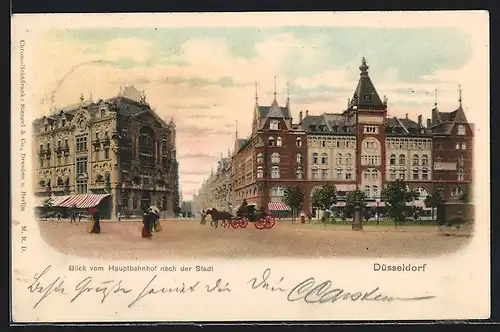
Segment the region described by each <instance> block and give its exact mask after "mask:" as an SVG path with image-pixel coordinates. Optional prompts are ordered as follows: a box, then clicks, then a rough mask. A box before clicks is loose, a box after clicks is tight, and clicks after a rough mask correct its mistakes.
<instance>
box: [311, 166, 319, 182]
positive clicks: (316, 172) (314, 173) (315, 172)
mask: <svg viewBox="0 0 500 332" xmlns="http://www.w3.org/2000/svg"><path fill="white" fill-rule="evenodd" d="M311 174H312V178H313V179H317V178H319V168H318V167H313V169H312V170H311Z"/></svg>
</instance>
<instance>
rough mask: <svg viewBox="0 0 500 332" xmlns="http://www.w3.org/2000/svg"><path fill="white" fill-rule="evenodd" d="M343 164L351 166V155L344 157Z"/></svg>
mask: <svg viewBox="0 0 500 332" xmlns="http://www.w3.org/2000/svg"><path fill="white" fill-rule="evenodd" d="M345 164H346V165H352V157H351V154H350V153H348V154H346V155H345Z"/></svg>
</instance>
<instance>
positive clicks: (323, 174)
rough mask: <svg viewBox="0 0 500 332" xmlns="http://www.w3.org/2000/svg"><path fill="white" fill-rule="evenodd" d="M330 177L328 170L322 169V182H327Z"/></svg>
mask: <svg viewBox="0 0 500 332" xmlns="http://www.w3.org/2000/svg"><path fill="white" fill-rule="evenodd" d="M327 177H328V168H325V167H323V168H322V169H321V180H326V178H327Z"/></svg>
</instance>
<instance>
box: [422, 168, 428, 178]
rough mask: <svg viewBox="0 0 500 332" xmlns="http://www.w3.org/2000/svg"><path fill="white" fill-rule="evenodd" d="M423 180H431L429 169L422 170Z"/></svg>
mask: <svg viewBox="0 0 500 332" xmlns="http://www.w3.org/2000/svg"><path fill="white" fill-rule="evenodd" d="M422 180H424V181H427V180H429V170H427V168H424V169H422Z"/></svg>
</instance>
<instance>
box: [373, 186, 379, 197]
mask: <svg viewBox="0 0 500 332" xmlns="http://www.w3.org/2000/svg"><path fill="white" fill-rule="evenodd" d="M372 196H373V197H378V187H377V186H373V187H372Z"/></svg>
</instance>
